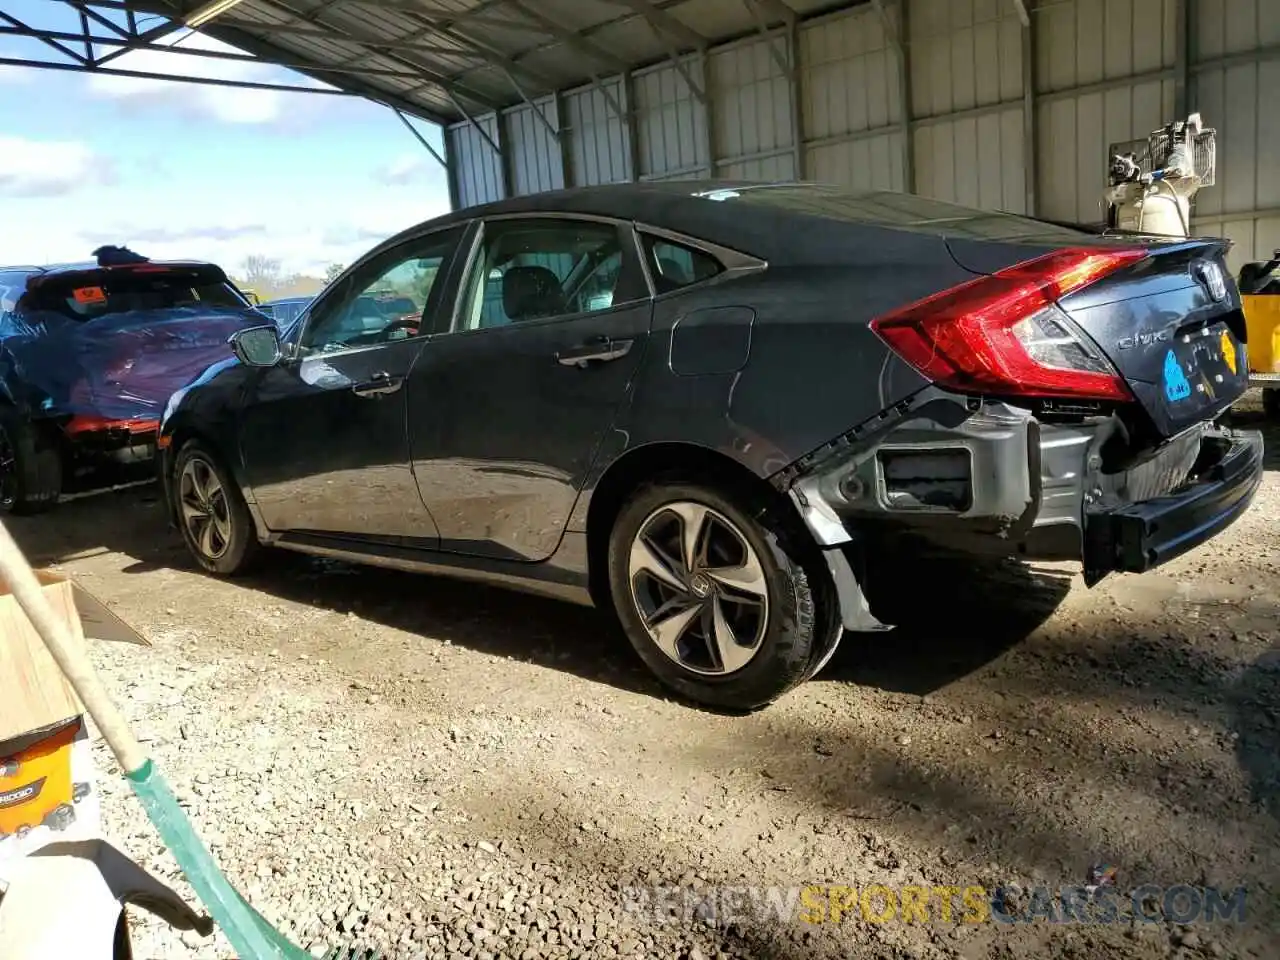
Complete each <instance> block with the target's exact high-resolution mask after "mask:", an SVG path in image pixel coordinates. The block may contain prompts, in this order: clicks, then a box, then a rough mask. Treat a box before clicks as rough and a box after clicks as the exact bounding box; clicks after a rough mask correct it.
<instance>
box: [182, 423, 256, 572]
mask: <svg viewBox="0 0 1280 960" xmlns="http://www.w3.org/2000/svg"><path fill="white" fill-rule="evenodd" d="M170 483H171V487H170V489H171V491H172V496H173V504H174V512H175V514H176V520H177V523H178V528H179V529H180V530H181V531H182V539H183V541H184V542H185V543H186V545H187V549H188V550H189V551H190V552H191V556H192V557H194V558H195V561H196V563H198V564H200V566H201V567H202V568H204V569H205V570H206V571H208V572H209V573H212V574H216V575H218V576H220V577H232V576H236V575H237V574H240V573H243V572H245V571H246V570H248V569H249V568H250V567H251V566H252V564H253V561H254V560H255V559H257V556H258V553H259V551H260V550H261V547H262V545H261V543H259V541H258V532H257V530H256V529H255V528H254V525H253V518H252V517H251V516H250V515H249V507H248V505H246V504H245V501H244V496H243V495H242V494H241V493H240V487H239V486H238V485H237V484H236V482H235V480H234V479H233V478H232V476H231V473H230V471H229V470H228V469H227V468H226V467H225V466H223V464H222V461H221V460H220V459H219V458H218V456H217V455H216V454H214V453H213V452H212V451H211V450H210V449H209V448H208V447H206V446H205V445H204V444H202V443H200V441H198V440H191V441H189V442H188V443H186V444H185V445H184V446H183V447H182V449H181V450H179V451H178V456H177V459H176V460H175V461H174V464H173V476H172V477H171V478H170Z"/></svg>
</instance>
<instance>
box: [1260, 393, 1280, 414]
mask: <svg viewBox="0 0 1280 960" xmlns="http://www.w3.org/2000/svg"><path fill="white" fill-rule="evenodd" d="M1262 412H1263V413H1264V414H1266V417H1267V419H1268V420H1280V389H1277V388H1276V387H1266V388H1264V389H1263V391H1262Z"/></svg>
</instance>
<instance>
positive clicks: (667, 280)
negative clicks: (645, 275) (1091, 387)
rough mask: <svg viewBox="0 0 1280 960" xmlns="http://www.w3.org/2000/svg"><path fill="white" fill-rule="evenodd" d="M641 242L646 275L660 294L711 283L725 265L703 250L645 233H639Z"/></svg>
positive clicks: (722, 270)
mask: <svg viewBox="0 0 1280 960" xmlns="http://www.w3.org/2000/svg"><path fill="white" fill-rule="evenodd" d="M640 239H641V242H642V243H643V244H644V255H645V258H646V259H647V260H648V261H649V274H650V276H652V277H653V285H654V288H655V290H656V292H657V293H659V294H663V293H670V292H671V291H672V290H679V289H680V288H681V287H687V286H689V285H690V284H694V283H701V282H702V281H703V280H710V279H711V278H712V277H714V276H715V275H716V274H718V273H723V272H724V264H722V263H721V262H720V261H719V260H717V259H716V258H715V257H713V256H711V254H709V253H706V252H705V251H703V250H698V249H696V248H694V247H690V246H686V245H685V244H682V243H676V242H674V241H672V240H666V239H663V238H661V237H655V236H652V235H650V234H647V233H642V234H640Z"/></svg>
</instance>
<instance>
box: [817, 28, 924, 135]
mask: <svg viewBox="0 0 1280 960" xmlns="http://www.w3.org/2000/svg"><path fill="white" fill-rule="evenodd" d="M800 69H801V75H802V78H803V79H802V81H801V89H802V90H803V92H804V99H803V103H802V113H803V116H804V132H805V136H806V138H808V139H809V140H822V141H830V140H833V139H834V138H837V137H844V136H847V135H848V134H852V133H859V132H861V131H863V130H872V129H875V128H877V127H885V126H889V125H890V124H895V123H901V122H902V106H901V105H902V97H901V94H900V93H899V91H898V72H897V68H896V65H895V61H894V54H893V51H892V50H891V49H890V47H889V43H888V40H887V38H886V37H885V32H884V25H883V23H882V22H881V20H880V17H879V15H877V14H876V12H875V10H873V9H872V8H871V7H870V6H866V7H862V8H860V9H857V10H853V11H851V12H849V13H844V14H841V15H839V16H835V17H826V18H823V19H822V20H820V21H818V22H816V23H810V24H805V25H804V26H803V27H801V28H800ZM839 153H840V151H835V152H834V153H832V152H830V151H828V152H827V153H826V155H827V156H836V155H838V154H839Z"/></svg>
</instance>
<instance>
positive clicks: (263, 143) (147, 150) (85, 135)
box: [0, 0, 449, 275]
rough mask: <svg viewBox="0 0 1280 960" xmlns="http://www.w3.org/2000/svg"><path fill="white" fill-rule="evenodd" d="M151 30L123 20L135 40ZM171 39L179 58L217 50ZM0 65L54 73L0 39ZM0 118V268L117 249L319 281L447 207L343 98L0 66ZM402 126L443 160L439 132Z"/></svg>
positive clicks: (152, 56) (203, 62) (272, 77)
mask: <svg viewBox="0 0 1280 960" xmlns="http://www.w3.org/2000/svg"><path fill="white" fill-rule="evenodd" d="M0 8H2V9H3V11H4V12H5V13H8V14H10V15H12V16H13V17H16V18H17V19H19V20H22V21H25V22H26V23H27V24H29V25H32V26H41V27H45V28H48V29H53V30H67V31H73V32H78V30H79V18H78V15H77V14H76V13H74V12H73V11H71V10H70V8H68V7H66V6H65V5H64V4H62V3H60V2H58V3H55V2H53V0H0ZM160 22H161V21H160V20H159V19H158V18H156V19H155V20H154V22H151V21H148V20H147V19H146V18H140V19H139V25H140V28H141V29H146V28H147V27H148V26H154V25H155V24H157V23H160ZM98 32H103V33H105V28H99V29H98ZM178 36H179V37H180V38H181V39H180V45H181V46H197V47H204V48H206V49H224V50H226V49H230V48H229V47H226V46H225V45H222V44H219V43H218V42H217V41H214V40H212V39H209V38H207V37H205V36H203V35H201V34H199V33H194V34H191V33H187V32H186V31H183V33H182V34H179V35H178ZM173 39H174V38H173V37H170V38H166V39H165V41H164V42H166V43H169V42H173ZM108 49H114V48H107V47H99V48H98V53H99V55H101V54H102V53H105V52H106V51H107V50H108ZM0 57H5V58H18V59H26V60H30V59H41V60H47V59H63V58H62V56H61V55H60V54H59V53H58V52H57V51H54V50H52V49H49V48H48V47H45V46H43V45H41V44H40V42H39V41H37V40H34V39H31V38H26V37H14V36H0ZM112 65H113V66H116V67H120V68H122V69H129V70H144V71H150V72H157V73H165V74H186V75H196V76H204V77H210V76H217V77H221V78H225V79H237V80H250V81H255V82H264V81H265V82H271V83H289V84H295V85H304V84H305V85H309V86H313V87H314V86H318V84H316V83H315V82H314V81H312V80H309V79H307V78H305V77H301V76H299V75H298V74H294V73H292V72H290V71H287V70H283V69H279V68H274V67H268V66H264V65H261V64H256V63H242V62H233V61H229V60H213V59H208V58H198V57H184V56H180V55H177V54H172V53H160V52H151V51H146V50H141V51H132V52H129V53H126V54H124V55H123V56H121V57H119V58H117V59H116V60H115V61H113V63H112ZM0 117H3V118H4V121H3V123H2V124H0V219H2V220H3V223H4V225H5V226H4V229H3V230H0V264H23V263H37V264H39V263H52V262H60V261H67V260H83V259H89V257H90V254H91V252H92V251H93V250H94V249H95V248H96V247H98V246H100V245H101V244H103V243H119V244H127V245H128V246H129V247H131V248H132V249H133V250H136V251H137V252H138V253H141V254H143V255H145V256H148V257H151V258H153V259H167V258H194V259H200V260H211V261H213V262H215V263H218V264H220V265H221V266H222V267H223V268H224V269H226V270H227V272H228V273H232V274H235V273H237V272H239V267H240V265H241V264H242V263H243V261H244V259H245V258H246V257H248V256H251V255H255V254H260V255H263V256H267V257H271V258H274V259H278V260H279V261H280V262H281V267H282V270H283V272H285V273H286V274H288V273H302V274H310V275H320V274H323V272H324V269H325V267H326V266H327V265H329V264H333V263H341V264H348V263H350V262H351V261H352V260H354V259H355V258H356V257H358V256H359V255H360V254H361V253H363V252H365V251H366V250H368V249H370V248H371V247H373V246H374V245H375V244H377V243H378V242H380V241H382V240H384V239H386V238H387V237H388V236H390V235H392V234H393V233H395V232H397V231H399V230H401V229H404V228H405V227H409V226H412V225H413V224H415V223H418V222H420V221H422V220H426V219H429V218H431V217H433V216H438V215H440V214H442V213H445V212H447V211H448V209H449V191H448V186H447V181H446V179H445V173H444V169H443V168H442V167H441V166H440V164H439V163H437V161H436V160H435V159H434V158H433V157H432V156H431V154H430V153H428V152H427V151H426V150H425V149H423V147H422V146H421V144H419V143H418V142H417V140H415V139H414V137H413V135H412V134H411V133H410V132H409V131H408V130H406V129H405V128H404V125H403V124H402V123H401V122H400V120H399V119H398V118H397V117H396V115H395V114H394V113H393V112H391V111H390V110H388V109H387V108H386V107H382V106H378V105H376V104H373V103H369V102H368V101H364V100H360V99H357V98H353V97H344V96H330V95H325V94H314V93H293V92H277V91H261V90H250V89H233V88H221V87H213V86H207V85H203V84H192V83H174V82H166V81H160V80H150V79H139V78H130V77H112V76H96V75H90V74H83V73H72V72H64V71H54V70H38V69H32V68H26V67H13V66H7V65H0ZM415 123H416V125H417V128H418V129H419V130H420V131H421V132H422V133H423V135H424V136H426V137H427V139H428V141H429V142H431V143H432V144H433V146H435V147H436V148H437V150H439V151H440V152H441V153H442V154H443V151H442V150H440V131H439V129H438V128H437V127H435V126H434V125H432V124H429V123H426V122H422V121H415Z"/></svg>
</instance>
